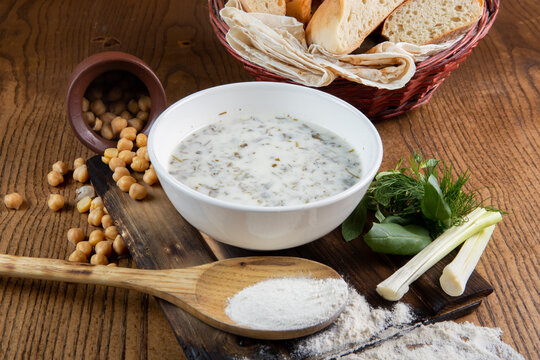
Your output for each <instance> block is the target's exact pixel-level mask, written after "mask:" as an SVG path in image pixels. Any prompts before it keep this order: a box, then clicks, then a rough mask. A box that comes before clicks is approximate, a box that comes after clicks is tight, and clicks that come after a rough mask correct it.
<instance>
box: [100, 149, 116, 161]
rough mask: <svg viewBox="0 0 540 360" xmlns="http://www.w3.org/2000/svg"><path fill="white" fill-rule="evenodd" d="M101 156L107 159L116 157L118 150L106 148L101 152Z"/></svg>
mask: <svg viewBox="0 0 540 360" xmlns="http://www.w3.org/2000/svg"><path fill="white" fill-rule="evenodd" d="M103 156H105V157H107V158H109V159H112V158H115V157H118V149H117V148H107V149H105V151H104V152H103Z"/></svg>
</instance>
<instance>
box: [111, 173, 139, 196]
mask: <svg viewBox="0 0 540 360" xmlns="http://www.w3.org/2000/svg"><path fill="white" fill-rule="evenodd" d="M136 182H137V180H135V178H134V177H133V176H129V175H126V176H122V177H121V178H120V179H119V180H118V181H117V182H116V185H117V186H118V188H119V189H120V190H122V191H123V192H129V188H130V187H131V185H133V184H135V183H136Z"/></svg>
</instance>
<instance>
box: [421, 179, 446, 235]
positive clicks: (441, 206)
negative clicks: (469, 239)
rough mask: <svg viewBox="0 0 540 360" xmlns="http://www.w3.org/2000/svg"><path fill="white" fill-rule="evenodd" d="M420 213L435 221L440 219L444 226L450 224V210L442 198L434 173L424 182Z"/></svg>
mask: <svg viewBox="0 0 540 360" xmlns="http://www.w3.org/2000/svg"><path fill="white" fill-rule="evenodd" d="M420 206H421V208H422V214H423V215H424V216H425V217H426V218H428V219H430V220H435V221H440V222H441V223H443V224H444V225H445V226H446V227H450V225H451V224H452V210H450V206H448V203H447V202H446V201H445V200H444V196H443V193H442V191H441V188H440V187H439V183H438V182H437V178H436V177H435V176H434V175H430V176H429V178H428V179H427V181H426V182H425V184H424V197H423V198H422V201H421V203H420Z"/></svg>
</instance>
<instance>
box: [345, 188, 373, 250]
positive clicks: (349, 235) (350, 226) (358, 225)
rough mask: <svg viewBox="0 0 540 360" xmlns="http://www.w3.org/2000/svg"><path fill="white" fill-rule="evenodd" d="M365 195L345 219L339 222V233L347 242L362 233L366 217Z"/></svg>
mask: <svg viewBox="0 0 540 360" xmlns="http://www.w3.org/2000/svg"><path fill="white" fill-rule="evenodd" d="M367 198H368V197H367V196H364V197H363V198H362V200H361V201H360V203H359V204H358V206H356V209H354V211H353V212H352V213H351V215H349V217H348V218H347V219H345V221H344V222H343V224H341V235H343V239H344V240H345V241H347V242H349V241H351V240H353V239H356V238H357V237H359V236H360V234H362V230H364V225H365V223H366V217H367V203H368V200H367Z"/></svg>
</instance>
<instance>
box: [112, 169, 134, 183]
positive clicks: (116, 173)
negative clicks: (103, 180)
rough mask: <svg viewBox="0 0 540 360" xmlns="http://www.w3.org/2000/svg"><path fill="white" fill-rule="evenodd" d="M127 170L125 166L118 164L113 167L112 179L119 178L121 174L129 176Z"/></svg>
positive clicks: (116, 179)
mask: <svg viewBox="0 0 540 360" xmlns="http://www.w3.org/2000/svg"><path fill="white" fill-rule="evenodd" d="M129 175H130V174H129V170H128V169H127V168H125V167H121V166H118V167H116V168H115V169H114V174H113V176H112V177H113V179H114V181H118V180H120V178H121V177H122V176H129Z"/></svg>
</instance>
